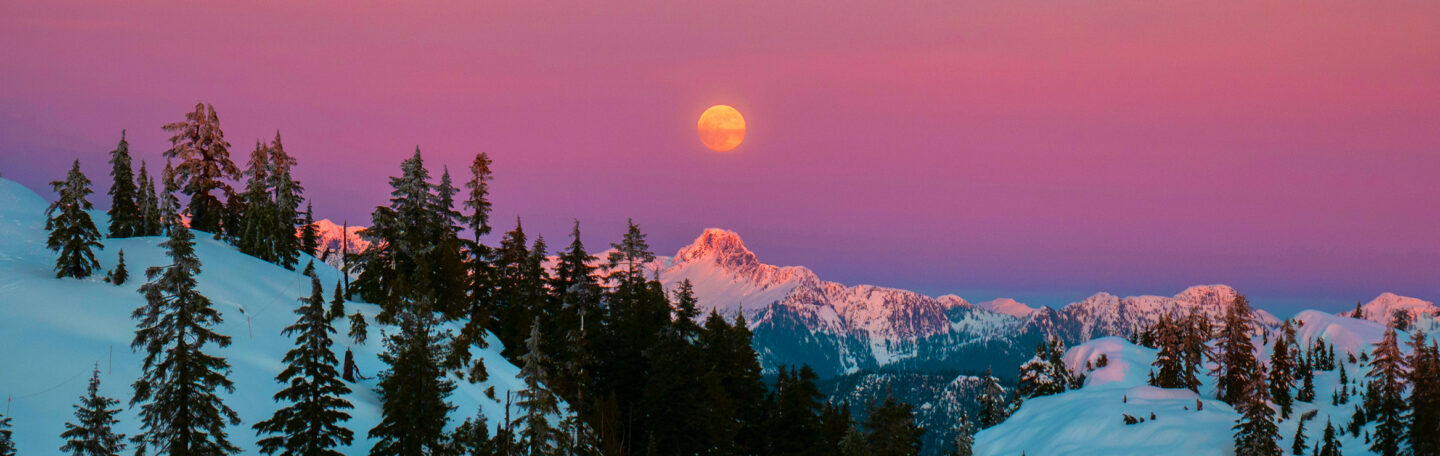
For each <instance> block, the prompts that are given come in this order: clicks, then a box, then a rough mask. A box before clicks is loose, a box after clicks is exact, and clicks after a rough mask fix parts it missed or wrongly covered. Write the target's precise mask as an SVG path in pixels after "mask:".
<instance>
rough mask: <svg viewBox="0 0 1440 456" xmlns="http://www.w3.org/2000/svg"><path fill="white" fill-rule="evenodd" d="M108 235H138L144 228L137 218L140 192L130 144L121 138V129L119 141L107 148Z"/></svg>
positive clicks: (123, 135)
mask: <svg viewBox="0 0 1440 456" xmlns="http://www.w3.org/2000/svg"><path fill="white" fill-rule="evenodd" d="M110 178H111V184H110V210H109V211H108V212H106V213H107V214H109V215H110V237H112V238H125V237H131V236H140V235H141V233H142V232H143V231H144V226H143V222H142V221H141V220H140V206H139V205H138V204H137V203H136V200H137V199H140V198H141V195H139V193H138V192H137V190H138V189H137V188H136V186H135V174H134V169H133V168H132V165H131V163H130V143H129V142H128V141H125V131H124V130H121V131H120V144H118V145H116V146H115V150H112V151H110Z"/></svg>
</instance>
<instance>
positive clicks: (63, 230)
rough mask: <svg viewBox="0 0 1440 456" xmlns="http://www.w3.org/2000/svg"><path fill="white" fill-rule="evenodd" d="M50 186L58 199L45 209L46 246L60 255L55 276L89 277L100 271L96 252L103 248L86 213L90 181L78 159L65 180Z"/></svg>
mask: <svg viewBox="0 0 1440 456" xmlns="http://www.w3.org/2000/svg"><path fill="white" fill-rule="evenodd" d="M50 186H51V187H53V188H54V189H55V193H58V194H59V195H60V199H58V200H55V202H54V203H50V207H49V208H48V209H46V210H45V215H46V216H47V217H48V218H47V219H46V221H45V229H47V230H50V238H49V239H48V240H46V242H45V246H46V247H49V248H50V250H52V251H56V252H59V253H60V256H59V257H58V258H56V260H55V277H56V278H60V277H74V278H85V277H90V274H93V273H94V272H95V270H96V269H99V268H100V262H99V261H96V260H95V249H103V248H105V246H103V245H101V244H100V231H99V230H97V229H96V228H95V222H94V221H92V220H90V214H89V213H87V212H85V211H86V210H89V209H90V208H91V207H92V206H91V204H90V201H89V200H87V199H86V198H85V197H86V196H89V195H90V193H91V191H90V179H87V178H86V177H85V174H84V173H81V172H80V160H75V164H74V165H71V167H70V173H69V174H68V175H67V176H66V177H65V180H63V181H54V182H51V183H50Z"/></svg>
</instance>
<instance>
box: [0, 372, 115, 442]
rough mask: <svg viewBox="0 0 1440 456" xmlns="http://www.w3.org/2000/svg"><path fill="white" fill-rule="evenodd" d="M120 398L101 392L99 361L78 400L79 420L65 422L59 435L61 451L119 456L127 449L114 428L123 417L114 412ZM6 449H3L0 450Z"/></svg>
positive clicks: (76, 418)
mask: <svg viewBox="0 0 1440 456" xmlns="http://www.w3.org/2000/svg"><path fill="white" fill-rule="evenodd" d="M119 403H120V401H118V400H115V399H111V398H108V397H105V396H101V395H100V367H99V365H98V364H97V365H96V367H95V370H94V371H92V372H91V374H90V387H89V388H88V389H87V390H86V393H85V395H84V396H80V403H79V404H75V421H77V422H78V424H76V423H65V432H64V433H61V434H60V438H62V439H65V445H64V446H61V447H60V451H64V452H66V453H70V454H73V455H75V456H116V455H118V454H120V452H121V451H124V450H125V434H116V433H115V431H114V430H113V429H112V428H113V427H114V426H115V423H119V422H120V419H119V418H116V417H115V415H118V414H119V413H120V408H119V407H115V405H116V404H119ZM0 453H3V451H0Z"/></svg>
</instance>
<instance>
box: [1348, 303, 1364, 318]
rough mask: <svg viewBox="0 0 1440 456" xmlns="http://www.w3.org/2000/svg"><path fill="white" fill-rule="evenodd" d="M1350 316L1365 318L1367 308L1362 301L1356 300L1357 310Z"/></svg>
mask: <svg viewBox="0 0 1440 456" xmlns="http://www.w3.org/2000/svg"><path fill="white" fill-rule="evenodd" d="M1350 318H1358V319H1361V320H1364V319H1365V308H1364V307H1363V306H1362V305H1361V302H1360V301H1355V310H1354V311H1351V312H1350Z"/></svg>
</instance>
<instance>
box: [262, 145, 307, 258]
mask: <svg viewBox="0 0 1440 456" xmlns="http://www.w3.org/2000/svg"><path fill="white" fill-rule="evenodd" d="M269 151H270V166H271V167H272V168H271V173H270V181H271V182H270V185H269V187H270V189H271V190H272V191H273V192H274V193H275V197H274V201H275V205H274V210H275V219H274V225H272V226H271V227H270V230H272V233H273V234H272V235H271V236H270V239H272V240H273V242H274V243H275V244H274V246H275V254H276V256H277V258H278V261H276V263H277V264H279V265H281V266H284V267H285V268H286V269H295V265H296V263H297V261H299V253H300V251H301V245H300V236H299V235H298V234H297V233H296V232H295V227H296V226H297V225H299V224H300V223H301V214H300V202H301V201H304V200H305V197H304V196H302V193H304V191H305V188H304V187H301V186H300V181H298V180H295V178H294V176H293V175H292V172H293V170H294V168H295V165H296V161H295V157H292V156H290V154H288V153H286V152H285V145H284V144H283V143H281V141H280V132H278V131H277V132H275V140H274V141H271V142H270V147H269Z"/></svg>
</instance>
